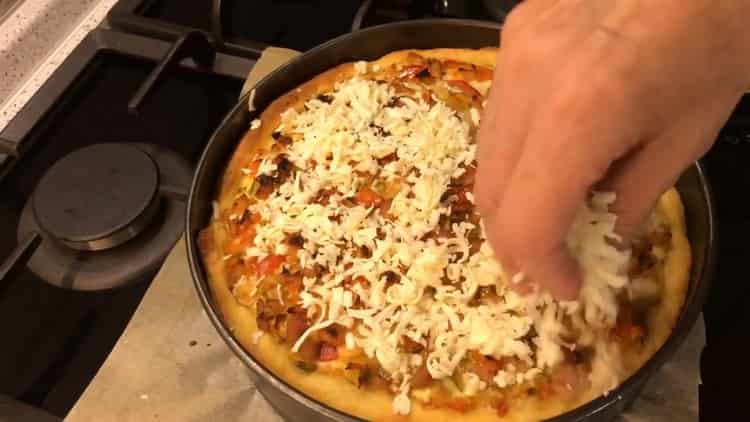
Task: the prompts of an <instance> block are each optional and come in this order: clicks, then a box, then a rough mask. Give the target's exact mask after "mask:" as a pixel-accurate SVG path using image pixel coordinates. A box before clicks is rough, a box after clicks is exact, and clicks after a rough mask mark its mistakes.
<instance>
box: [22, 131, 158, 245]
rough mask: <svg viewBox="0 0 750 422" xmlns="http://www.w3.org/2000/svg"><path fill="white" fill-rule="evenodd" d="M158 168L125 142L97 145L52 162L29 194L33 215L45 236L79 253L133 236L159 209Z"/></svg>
mask: <svg viewBox="0 0 750 422" xmlns="http://www.w3.org/2000/svg"><path fill="white" fill-rule="evenodd" d="M158 188H159V170H158V169H157V168H156V163H154V160H152V159H151V157H149V156H148V154H146V153H145V152H143V151H141V150H140V149H138V148H136V147H134V146H132V145H127V144H97V145H92V146H90V147H87V148H82V149H79V150H78V151H75V152H73V153H71V154H68V155H67V156H65V157H63V158H62V159H61V160H60V161H58V162H56V163H55V164H54V165H53V166H52V167H51V168H50V169H49V170H47V172H46V173H45V174H44V176H43V177H42V180H41V181H40V182H39V184H38V185H37V187H36V189H35V190H34V193H33V196H32V207H33V210H34V217H35V218H36V222H37V224H39V227H40V228H41V229H42V231H44V233H45V234H47V235H48V236H49V237H51V238H53V239H55V240H56V241H58V242H60V243H62V244H63V245H65V246H67V247H69V248H72V249H76V250H81V251H98V250H104V249H110V248H113V247H115V246H118V245H121V244H122V243H125V242H127V241H128V240H130V239H132V238H134V237H135V236H136V235H138V234H139V233H140V232H141V231H143V229H144V228H145V227H146V226H148V224H149V223H151V221H152V220H153V218H154V216H155V215H156V211H157V210H158V209H159V207H158V205H159V201H158V197H157V192H158Z"/></svg>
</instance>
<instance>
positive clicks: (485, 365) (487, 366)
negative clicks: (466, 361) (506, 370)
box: [470, 352, 505, 383]
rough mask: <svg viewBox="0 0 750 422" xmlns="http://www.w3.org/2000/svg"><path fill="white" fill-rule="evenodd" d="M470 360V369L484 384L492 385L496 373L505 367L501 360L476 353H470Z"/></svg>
mask: <svg viewBox="0 0 750 422" xmlns="http://www.w3.org/2000/svg"><path fill="white" fill-rule="evenodd" d="M470 359H471V367H472V369H473V370H474V372H475V373H476V374H477V375H478V376H479V378H481V379H482V381H484V382H486V383H492V382H493V378H495V375H497V372H498V371H499V370H501V369H503V366H505V362H504V361H503V360H502V359H500V360H496V359H493V358H490V357H487V356H484V355H482V354H481V353H478V352H472V353H471V355H470Z"/></svg>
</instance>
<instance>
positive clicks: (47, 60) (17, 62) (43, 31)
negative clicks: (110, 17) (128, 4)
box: [0, 0, 117, 130]
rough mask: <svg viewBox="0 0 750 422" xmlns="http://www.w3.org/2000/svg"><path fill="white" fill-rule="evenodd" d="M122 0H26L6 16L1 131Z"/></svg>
mask: <svg viewBox="0 0 750 422" xmlns="http://www.w3.org/2000/svg"><path fill="white" fill-rule="evenodd" d="M116 2H117V0H75V1H70V0H25V1H22V2H20V3H19V4H18V5H10V7H11V9H9V12H8V13H7V14H4V15H3V16H0V17H1V18H2V19H3V20H2V21H0V130H2V129H3V128H4V127H5V126H6V125H7V123H8V122H9V121H10V120H11V119H12V118H13V117H14V116H15V115H16V113H18V111H19V110H20V109H21V108H22V107H23V106H24V105H25V104H26V102H27V101H28V100H29V99H30V98H31V97H32V96H33V95H34V93H35V92H36V91H37V90H38V89H39V87H40V86H42V84H44V82H45V81H46V80H47V78H49V76H50V75H51V74H52V72H54V71H55V69H57V67H58V66H59V65H60V63H62V61H63V60H65V58H66V57H67V56H68V55H69V54H70V52H71V51H73V49H74V48H75V47H76V46H77V45H78V43H79V42H81V40H82V39H83V38H84V37H85V36H86V34H88V33H89V32H90V31H91V30H92V29H94V28H96V27H97V26H98V25H99V24H100V23H101V22H102V21H103V20H104V18H105V17H106V15H107V12H108V11H109V9H110V8H111V7H112V6H113V5H114V4H115V3H116Z"/></svg>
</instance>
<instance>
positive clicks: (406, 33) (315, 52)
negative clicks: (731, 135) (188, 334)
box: [185, 19, 716, 421]
mask: <svg viewBox="0 0 750 422" xmlns="http://www.w3.org/2000/svg"><path fill="white" fill-rule="evenodd" d="M499 28H500V27H499V25H497V24H494V23H490V22H478V21H470V20H450V19H439V20H419V21H406V22H399V23H394V24H388V25H382V26H377V27H372V28H368V29H365V30H362V31H357V32H353V33H350V34H347V35H344V36H342V37H339V38H336V39H334V40H331V41H329V42H327V43H325V44H323V45H321V46H319V47H317V48H315V49H312V50H310V51H308V52H307V53H305V54H303V55H301V56H298V57H297V58H295V59H294V60H292V61H291V62H289V63H288V64H286V65H284V66H282V67H280V68H279V69H277V70H276V71H274V72H273V73H271V74H270V75H268V76H267V77H266V78H264V79H263V80H261V81H260V82H258V84H257V85H256V86H255V89H254V90H251V91H250V93H249V94H248V95H246V96H244V97H243V98H241V99H240V100H239V102H238V103H237V105H236V106H235V107H234V108H233V109H232V110H231V111H230V112H229V113H228V115H227V117H226V118H225V119H224V121H223V122H222V123H221V125H220V126H219V127H218V128H217V129H216V131H215V132H214V134H213V136H212V138H211V140H210V141H209V142H208V145H207V146H206V148H205V150H204V152H203V156H202V157H201V159H200V162H199V163H198V167H197V171H196V173H195V176H194V179H193V183H192V186H191V189H190V197H189V200H188V208H187V216H186V219H187V221H186V231H187V233H186V236H185V239H186V243H187V253H188V259H189V262H190V270H191V273H192V275H193V280H194V283H195V287H196V289H197V293H198V295H199V296H200V300H201V302H202V303H203V306H204V307H205V309H206V313H207V314H208V316H209V318H210V319H211V322H212V323H213V324H214V326H215V327H216V330H217V331H218V332H219V334H220V335H221V337H222V338H223V339H224V340H225V341H226V343H227V345H228V346H229V348H230V349H232V351H233V352H234V353H235V354H236V355H237V356H238V357H239V358H240V360H241V361H242V362H243V363H244V364H245V365H246V366H247V367H248V368H249V369H250V371H251V373H252V375H253V376H252V378H253V380H254V381H255V383H256V386H257V388H258V390H259V391H260V392H261V393H262V394H263V395H264V396H265V397H266V398H267V399H268V401H269V402H270V403H271V404H272V405H273V407H274V408H275V409H276V410H277V411H278V412H279V413H280V414H281V415H282V416H284V417H285V418H286V419H288V420H293V421H298V420H299V421H358V420H360V419H359V418H356V417H354V416H352V415H348V414H345V413H343V412H340V411H338V410H336V409H333V408H331V407H329V406H327V405H325V404H323V403H320V402H319V401H317V400H314V399H312V398H310V397H308V396H307V395H306V394H304V393H303V392H301V391H299V390H297V389H295V388H294V387H291V386H290V385H288V384H287V383H286V382H285V381H284V380H282V379H280V378H278V377H276V376H275V375H274V374H273V373H272V372H271V371H269V370H268V369H266V368H265V367H264V366H263V365H262V364H260V363H259V362H258V361H257V360H256V359H255V358H254V357H253V356H252V355H251V354H250V353H248V352H247V351H245V350H244V349H243V348H242V346H240V344H239V343H238V342H237V341H236V340H235V339H234V338H233V337H232V334H231V332H230V331H229V329H228V327H227V326H226V325H225V324H224V322H223V321H222V319H221V317H220V315H219V312H218V310H217V308H216V306H215V304H214V302H213V300H212V297H211V290H210V288H209V284H208V280H207V277H206V272H205V269H204V267H203V263H202V261H201V257H200V254H199V252H198V248H197V245H196V237H197V235H198V232H199V231H200V230H201V229H203V228H204V227H206V226H207V225H208V223H209V220H210V218H211V216H212V212H213V211H212V205H211V203H212V200H213V199H214V197H215V193H216V188H217V185H218V181H219V179H220V178H221V176H222V174H223V172H224V169H225V167H226V165H227V163H228V161H229V158H230V156H231V154H232V152H233V151H234V149H235V148H236V146H237V145H238V143H239V140H240V139H241V138H242V136H243V135H244V133H245V132H246V131H247V129H248V127H249V125H250V121H251V120H252V119H253V118H255V117H256V116H257V115H258V113H259V112H260V111H262V110H263V109H264V108H265V107H266V106H268V105H269V104H270V103H271V102H272V101H273V100H274V99H276V98H278V97H279V96H281V95H283V94H284V93H286V92H287V91H290V90H292V89H294V88H296V87H297V86H298V85H300V84H302V83H304V82H306V81H307V80H309V79H311V78H312V77H314V76H315V75H317V74H319V73H321V72H323V71H325V70H327V69H329V68H331V67H333V66H335V65H338V64H341V63H344V62H349V61H355V60H374V59H377V58H379V57H381V56H383V55H385V54H386V53H389V52H391V51H395V50H401V49H409V48H440V47H454V48H479V47H486V46H496V45H497V44H498V41H499V34H498V33H499ZM253 91H254V93H253ZM249 96H251V98H252V102H253V104H254V106H255V110H256V111H252V112H251V111H249V110H248V99H249V98H250V97H249ZM677 189H678V190H679V192H680V194H681V196H682V200H683V203H684V205H685V211H686V222H687V231H688V238H689V240H690V244H691V246H692V252H693V253H692V267H691V276H690V284H689V289H688V293H687V297H686V299H685V304H684V306H683V308H682V312H681V314H680V316H679V319H678V320H677V323H676V325H675V327H674V330H673V332H672V334H671V335H670V337H669V338H668V339H667V341H666V343H665V344H664V346H663V347H662V348H661V349H659V350H658V351H657V352H656V354H654V356H653V357H652V358H651V359H650V360H649V361H647V362H646V364H645V365H644V366H643V367H642V368H641V369H639V370H638V371H637V372H636V373H635V374H634V375H633V376H632V377H630V378H629V379H627V380H626V381H625V382H623V383H622V384H621V385H620V386H619V387H618V388H616V389H614V390H613V391H611V392H610V393H609V394H607V395H606V396H602V397H599V398H597V399H595V400H593V401H591V402H588V403H587V404H585V405H582V406H580V407H578V408H576V409H573V410H571V411H569V412H567V413H564V414H562V415H559V416H557V417H555V418H553V419H552V420H554V421H584V420H596V421H602V420H611V419H613V418H614V417H616V416H617V415H619V414H620V413H621V412H622V411H623V410H624V409H625V408H626V407H627V406H628V405H629V404H630V403H631V402H632V401H633V400H634V399H635V397H636V396H637V395H638V393H639V391H640V390H641V387H642V386H643V385H644V383H645V382H646V381H647V380H648V379H649V377H650V376H651V375H652V374H653V373H654V372H656V371H657V370H658V369H659V367H660V366H661V365H662V364H663V363H664V362H665V361H666V360H667V359H669V357H670V356H671V355H672V354H673V353H674V351H675V350H676V349H677V347H679V345H680V344H681V343H682V341H683V340H684V339H685V337H686V336H687V334H688V333H689V332H690V330H691V328H692V327H693V325H694V324H695V321H696V320H697V318H698V317H699V315H700V313H701V308H702V306H703V302H704V300H705V298H706V295H707V293H708V288H709V284H710V279H711V275H712V273H713V263H714V251H715V250H716V228H715V226H716V222H715V217H714V211H713V203H712V199H711V193H710V190H709V187H708V184H707V182H706V178H705V176H704V173H703V169H702V168H701V166H700V164H699V163H696V164H694V165H692V166H691V167H690V168H688V169H687V170H686V171H685V172H684V174H683V175H682V176H681V177H680V179H679V180H678V182H677Z"/></svg>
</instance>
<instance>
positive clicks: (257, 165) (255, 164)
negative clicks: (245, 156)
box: [247, 160, 261, 176]
mask: <svg viewBox="0 0 750 422" xmlns="http://www.w3.org/2000/svg"><path fill="white" fill-rule="evenodd" d="M260 162H261V160H255V161H253V162H252V163H250V165H248V166H247V169H248V170H250V176H255V175H256V174H258V168H260Z"/></svg>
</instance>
